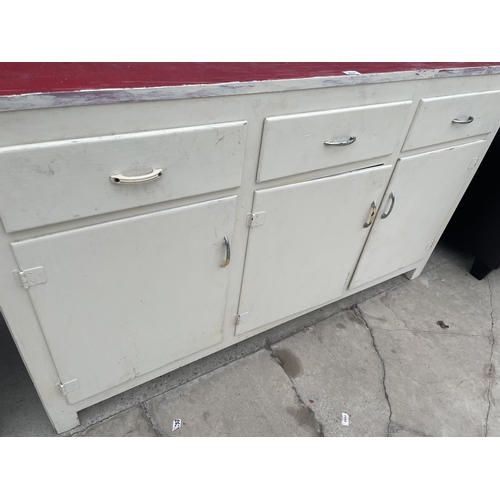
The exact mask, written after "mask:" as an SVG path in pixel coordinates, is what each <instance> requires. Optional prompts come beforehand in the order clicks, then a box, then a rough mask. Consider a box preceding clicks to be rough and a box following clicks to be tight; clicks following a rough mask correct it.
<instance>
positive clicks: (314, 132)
mask: <svg viewBox="0 0 500 500" xmlns="http://www.w3.org/2000/svg"><path fill="white" fill-rule="evenodd" d="M410 105H411V101H402V102H396V103H390V104H377V105H373V106H360V107H355V108H345V109H337V110H331V111H321V112H317V113H302V114H297V115H288V116H277V117H271V118H266V120H265V123H264V133H263V142H262V149H261V155H260V161H259V172H258V177H257V181H258V182H262V181H267V180H270V179H277V178H280V177H286V176H289V175H293V174H299V173H302V172H310V171H312V170H319V169H322V168H328V167H333V166H336V165H342V164H346V163H351V162H355V161H360V160H366V159H369V158H376V157H379V156H383V155H386V154H390V153H392V151H393V150H394V148H395V146H396V143H397V140H398V138H399V136H400V133H401V129H402V127H403V124H404V122H405V118H406V116H407V114H408V110H409V108H410ZM353 138H355V139H353ZM327 141H330V142H331V143H332V144H330V145H325V142H327ZM335 143H339V144H338V145H337V144H335Z"/></svg>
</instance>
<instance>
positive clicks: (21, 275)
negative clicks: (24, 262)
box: [12, 267, 47, 289]
mask: <svg viewBox="0 0 500 500" xmlns="http://www.w3.org/2000/svg"><path fill="white" fill-rule="evenodd" d="M12 274H13V275H14V279H15V280H16V283H17V284H18V285H19V286H22V287H24V288H26V289H28V288H29V287H30V286H34V285H40V284H41V283H45V282H46V281H47V277H46V276H45V271H44V270H43V267H33V268H32V269H25V270H24V271H21V270H20V269H14V271H12Z"/></svg>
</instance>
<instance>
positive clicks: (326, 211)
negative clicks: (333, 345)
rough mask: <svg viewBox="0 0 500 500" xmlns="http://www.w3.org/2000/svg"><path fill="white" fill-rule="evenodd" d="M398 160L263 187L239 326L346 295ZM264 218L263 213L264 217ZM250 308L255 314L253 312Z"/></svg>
mask: <svg viewBox="0 0 500 500" xmlns="http://www.w3.org/2000/svg"><path fill="white" fill-rule="evenodd" d="M392 168H393V167H392V166H381V167H373V168H367V169H364V170H359V171H356V172H352V173H348V174H343V175H337V176H334V177H327V178H323V179H318V180H314V181H308V182H303V183H300V184H295V185H290V186H284V187H278V188H271V189H264V190H261V191H257V192H256V193H255V198H254V206H253V212H254V213H259V212H265V214H264V215H260V216H259V220H260V221H262V220H264V222H263V224H261V225H256V226H255V227H252V228H251V229H250V237H249V244H248V251H247V257H246V262H245V271H244V277H243V286H242V293H241V300H240V306H239V315H240V324H238V325H237V329H236V333H237V334H241V333H244V332H248V331H250V330H253V329H255V328H258V327H260V326H263V325H267V324H270V323H272V322H273V321H277V320H280V319H283V318H286V317H288V316H291V315H294V314H298V313H301V312H303V311H306V310H308V309H311V308H314V307H319V306H321V305H323V304H326V303H328V302H331V301H333V300H335V299H336V298H338V297H339V296H340V295H341V293H342V290H343V288H344V286H345V284H346V281H347V278H348V277H349V275H350V274H349V273H350V272H351V271H352V270H353V269H354V266H355V265H356V261H357V259H358V258H359V254H360V253H361V249H362V248H363V244H364V242H365V239H366V237H367V235H368V231H369V228H365V227H363V226H364V224H365V223H366V222H367V221H368V218H369V216H370V211H371V204H372V202H373V201H375V202H376V204H377V206H378V203H379V201H380V199H381V198H382V196H383V194H384V190H385V188H386V186H387V183H388V181H389V177H390V174H391V171H392ZM256 220H257V219H256ZM245 313H248V314H245Z"/></svg>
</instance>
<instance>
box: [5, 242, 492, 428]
mask: <svg viewBox="0 0 500 500" xmlns="http://www.w3.org/2000/svg"><path fill="white" fill-rule="evenodd" d="M471 262H472V259H471V258H470V257H468V256H467V255H464V254H463V253H461V252H458V251H456V250H454V249H453V248H450V247H449V246H447V245H442V244H439V245H438V246H437V248H436V250H435V252H434V253H433V255H432V256H431V259H429V262H428V264H427V266H426V269H425V270H424V272H423V273H422V275H421V276H420V277H418V278H417V279H415V280H413V281H408V280H406V279H405V278H404V277H401V276H400V277H397V278H395V279H393V280H390V281H389V282H386V283H383V284H382V285H380V286H377V287H374V288H372V289H369V290H367V291H363V292H360V293H359V294H356V295H354V296H352V297H348V298H346V299H343V300H342V301H339V302H337V303H335V304H332V305H331V306H327V307H325V308H321V309H319V310H318V311H315V312H313V313H311V314H309V315H306V316H304V317H301V318H298V319H296V320H293V321H291V322H289V323H287V324H285V325H281V326H280V327H277V328H276V329H273V330H271V331H269V332H265V333H263V334H261V335H258V336H256V337H254V338H252V339H249V340H247V341H244V342H242V343H241V344H238V345H236V346H232V347H231V348H228V349H225V350H224V351H221V352H219V353H217V354H215V355H213V356H209V357H207V358H205V359H203V360H200V361H199V362H195V363H193V364H191V365H188V366H186V367H183V368H181V369H179V370H177V371H176V372H172V373H170V374H167V375H165V376H164V377H160V378H159V379H156V380H154V381H151V382H150V383H147V384H144V386H141V387H138V388H135V389H133V390H131V391H127V393H124V394H121V395H119V396H116V397H115V398H111V399H110V400H108V401H105V402H103V403H100V404H98V405H95V406H94V407H91V408H89V409H86V410H84V411H82V412H81V415H80V417H81V418H82V425H81V426H80V427H79V428H77V429H74V430H73V431H71V432H70V433H68V434H67V435H75V436H85V437H91V436H96V437H100V436H120V437H121V436H127V437H136V436H137V437H143V436H144V437H145V436H148V437H150V436H151V437H152V436H179V437H181V436H308V437H313V436H325V437H330V436H391V437H426V436H500V405H497V404H496V401H497V400H500V399H499V396H500V384H499V380H498V376H497V369H496V367H497V366H498V365H499V363H500V347H499V343H498V342H497V341H496V339H497V338H498V334H499V328H500V322H499V321H498V319H497V311H498V310H499V309H500V308H499V307H498V306H497V304H498V303H499V301H500V271H497V272H495V271H494V272H492V273H490V275H488V277H487V278H486V279H484V280H482V281H477V280H476V279H475V278H473V277H471V276H470V274H469V269H470V264H471ZM0 326H1V325H0ZM0 341H2V338H1V337H0ZM2 345H3V344H2ZM15 354H17V351H16V350H15V347H14V346H13V343H12V342H10V343H7V344H5V347H2V348H0V357H1V359H2V361H3V367H2V365H0V368H3V369H4V372H3V373H4V374H3V375H2V372H0V378H1V379H2V380H3V382H4V384H3V386H0V397H3V401H7V402H9V405H5V404H3V405H0V435H2V436H23V435H27V436H34V435H37V436H38V435H39V436H54V435H55V432H54V431H53V430H52V429H51V427H50V424H49V423H48V419H47V417H46V416H45V414H44V412H43V408H42V407H41V404H40V402H39V400H38V397H37V395H36V392H35V391H34V388H33V385H32V384H31V381H30V380H29V377H28V375H27V373H26V371H25V369H24V367H23V366H22V364H21V362H20V359H18V361H17V364H16V358H15ZM2 391H3V392H2ZM2 394H3V396H2ZM342 413H347V414H348V415H349V417H350V424H349V426H344V425H342ZM175 418H180V419H181V420H182V426H181V428H180V429H179V430H176V431H172V421H173V420H174V419H175Z"/></svg>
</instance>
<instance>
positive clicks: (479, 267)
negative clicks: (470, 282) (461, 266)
mask: <svg viewBox="0 0 500 500" xmlns="http://www.w3.org/2000/svg"><path fill="white" fill-rule="evenodd" d="M491 271H492V269H491V267H488V266H487V265H486V264H484V263H483V262H481V261H480V260H479V259H478V258H477V257H476V258H475V259H474V263H473V264H472V267H471V270H470V273H471V274H472V276H474V278H476V279H478V280H482V279H483V278H485V277H486V276H487V275H488V274H489V273H490V272H491Z"/></svg>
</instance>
